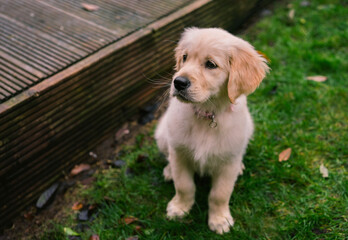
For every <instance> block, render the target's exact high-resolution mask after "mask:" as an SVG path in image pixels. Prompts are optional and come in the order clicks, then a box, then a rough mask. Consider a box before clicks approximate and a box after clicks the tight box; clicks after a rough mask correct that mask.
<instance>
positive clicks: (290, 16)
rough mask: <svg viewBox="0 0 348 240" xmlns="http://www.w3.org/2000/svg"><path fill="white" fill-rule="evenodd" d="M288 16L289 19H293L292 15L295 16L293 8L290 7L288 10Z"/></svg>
mask: <svg viewBox="0 0 348 240" xmlns="http://www.w3.org/2000/svg"><path fill="white" fill-rule="evenodd" d="M288 17H289V18H290V20H293V19H294V17H295V10H294V9H291V10H290V11H289V14H288Z"/></svg>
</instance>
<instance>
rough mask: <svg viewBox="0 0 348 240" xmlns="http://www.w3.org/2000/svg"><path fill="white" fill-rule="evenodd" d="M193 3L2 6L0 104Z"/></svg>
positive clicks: (39, 0)
mask: <svg viewBox="0 0 348 240" xmlns="http://www.w3.org/2000/svg"><path fill="white" fill-rule="evenodd" d="M192 1H193V0H168V1H161V0H151V1H139V0H122V1H121V0H109V1H106V0H104V1H102V0H99V1H90V2H91V3H93V4H95V5H96V6H98V7H99V9H98V10H96V11H92V12H89V11H86V10H85V9H84V8H83V5H82V4H83V3H85V1H79V0H59V1H56V0H25V1H24V0H2V1H1V2H0V4H1V5H0V25H1V31H0V42H1V44H0V63H1V65H0V103H1V102H4V101H6V100H7V99H9V98H11V97H13V96H16V95H17V94H19V93H20V92H23V91H24V90H26V89H28V88H29V87H31V86H33V85H35V84H37V83H38V82H41V81H43V80H44V79H46V78H47V77H49V76H52V75H54V74H55V73H57V72H59V71H61V70H62V69H64V68H66V67H68V66H71V65H72V64H73V63H75V62H77V61H79V60H81V59H83V58H85V57H87V56H88V55H90V54H92V53H94V52H96V51H97V50H98V49H101V48H103V47H105V46H107V45H108V44H111V43H113V42H115V41H117V40H119V39H121V38H122V37H125V36H127V35H128V34H131V33H132V32H134V31H136V30H138V29H140V28H142V27H144V26H146V25H148V24H150V23H151V22H153V21H155V20H158V19H159V18H161V17H163V16H165V15H168V14H170V13H171V12H173V11H175V10H177V9H179V8H182V7H184V6H185V5H187V4H189V3H190V2H192Z"/></svg>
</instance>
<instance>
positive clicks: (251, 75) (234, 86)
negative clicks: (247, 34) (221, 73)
mask: <svg viewBox="0 0 348 240" xmlns="http://www.w3.org/2000/svg"><path fill="white" fill-rule="evenodd" d="M230 61H231V62H230V64H231V68H230V76H229V79H228V89H227V90H228V97H229V99H230V101H231V102H232V103H234V102H235V100H236V99H237V98H238V97H239V96H240V95H241V94H246V95H248V94H250V93H252V92H253V91H255V89H256V88H257V87H258V86H259V84H260V83H261V81H262V79H263V78H264V77H265V76H266V73H268V71H269V67H268V66H267V60H266V59H265V58H264V57H263V56H262V55H260V54H259V53H257V52H256V51H255V49H254V47H253V46H251V45H250V44H249V43H247V42H245V41H243V43H242V44H240V46H235V47H234V48H233V51H232V57H231V59H230Z"/></svg>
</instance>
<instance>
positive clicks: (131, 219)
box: [123, 216, 138, 225]
mask: <svg viewBox="0 0 348 240" xmlns="http://www.w3.org/2000/svg"><path fill="white" fill-rule="evenodd" d="M123 221H124V223H125V224H127V225H128V224H131V223H133V222H135V221H138V218H136V217H132V216H130V217H125V218H124V219H123Z"/></svg>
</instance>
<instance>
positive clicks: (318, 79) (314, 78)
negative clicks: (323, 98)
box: [306, 76, 327, 82]
mask: <svg viewBox="0 0 348 240" xmlns="http://www.w3.org/2000/svg"><path fill="white" fill-rule="evenodd" d="M306 79H307V80H312V81H315V82H324V81H326V80H327V77H326V76H309V77H306Z"/></svg>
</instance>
